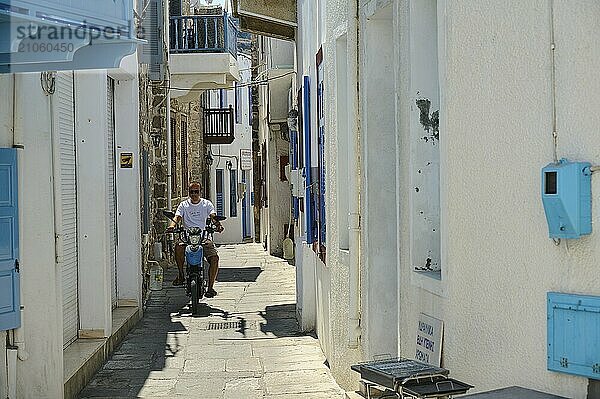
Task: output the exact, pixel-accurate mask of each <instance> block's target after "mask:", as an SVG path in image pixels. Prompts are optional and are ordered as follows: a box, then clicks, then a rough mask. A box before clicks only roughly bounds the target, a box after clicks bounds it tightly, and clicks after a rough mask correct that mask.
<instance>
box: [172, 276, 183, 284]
mask: <svg viewBox="0 0 600 399" xmlns="http://www.w3.org/2000/svg"><path fill="white" fill-rule="evenodd" d="M173 285H175V286H178V285H183V277H177V278H176V279H175V280H173Z"/></svg>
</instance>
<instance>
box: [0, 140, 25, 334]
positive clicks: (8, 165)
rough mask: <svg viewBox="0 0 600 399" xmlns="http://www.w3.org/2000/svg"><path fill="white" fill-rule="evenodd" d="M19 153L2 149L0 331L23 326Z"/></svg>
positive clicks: (0, 172) (0, 190) (0, 164)
mask: <svg viewBox="0 0 600 399" xmlns="http://www.w3.org/2000/svg"><path fill="white" fill-rule="evenodd" d="M18 216H19V209H18V205H17V150H15V149H12V148H0V330H10V329H13V328H17V327H20V325H21V314H20V311H19V307H20V302H19V300H20V299H19V280H20V279H19V260H18V259H19V220H18Z"/></svg>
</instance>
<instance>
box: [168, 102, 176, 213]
mask: <svg viewBox="0 0 600 399" xmlns="http://www.w3.org/2000/svg"><path fill="white" fill-rule="evenodd" d="M176 118H177V116H176V115H175V114H171V194H172V195H175V196H177V119H176ZM170 206H171V205H170V204H168V207H170Z"/></svg>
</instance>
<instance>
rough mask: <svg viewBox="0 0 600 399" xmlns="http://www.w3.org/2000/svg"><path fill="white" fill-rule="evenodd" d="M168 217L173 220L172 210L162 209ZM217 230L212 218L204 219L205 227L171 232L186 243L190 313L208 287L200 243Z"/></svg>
mask: <svg viewBox="0 0 600 399" xmlns="http://www.w3.org/2000/svg"><path fill="white" fill-rule="evenodd" d="M163 215H165V216H166V217H167V218H168V219H170V220H172V221H175V213H174V212H172V211H163ZM216 219H217V220H218V221H223V220H225V219H227V218H226V217H225V216H217V217H216ZM216 231H217V226H216V225H215V224H214V223H213V221H212V219H210V218H208V219H206V227H205V228H204V229H201V228H199V227H192V228H188V229H186V228H183V227H176V228H175V229H174V230H173V231H172V233H174V234H179V236H180V238H181V241H182V242H183V243H185V244H186V247H185V262H184V265H185V273H186V281H185V287H186V294H187V295H188V296H189V297H191V302H192V306H191V308H192V314H195V313H197V311H198V303H199V301H200V300H201V299H202V298H204V295H205V294H206V290H207V289H208V269H209V263H208V260H207V259H206V258H205V257H204V249H203V248H202V244H204V243H206V242H207V241H209V240H212V238H213V234H214V233H215V232H216Z"/></svg>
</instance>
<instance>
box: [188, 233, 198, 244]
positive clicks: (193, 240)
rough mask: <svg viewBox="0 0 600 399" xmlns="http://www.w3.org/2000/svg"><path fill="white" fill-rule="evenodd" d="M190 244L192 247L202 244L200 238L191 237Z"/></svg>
mask: <svg viewBox="0 0 600 399" xmlns="http://www.w3.org/2000/svg"><path fill="white" fill-rule="evenodd" d="M190 244H192V245H198V244H200V236H196V235H194V236H190Z"/></svg>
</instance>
